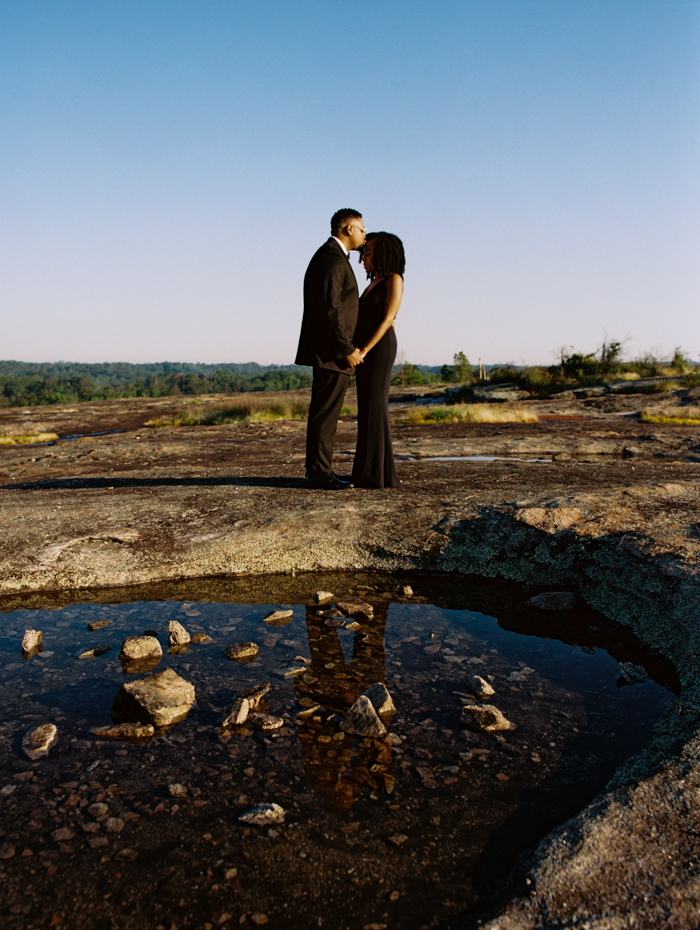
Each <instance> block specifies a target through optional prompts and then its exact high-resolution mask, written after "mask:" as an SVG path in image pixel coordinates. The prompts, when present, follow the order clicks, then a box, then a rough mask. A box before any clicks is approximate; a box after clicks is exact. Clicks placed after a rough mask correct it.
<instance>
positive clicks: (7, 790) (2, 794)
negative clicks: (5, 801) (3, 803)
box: [0, 785, 17, 798]
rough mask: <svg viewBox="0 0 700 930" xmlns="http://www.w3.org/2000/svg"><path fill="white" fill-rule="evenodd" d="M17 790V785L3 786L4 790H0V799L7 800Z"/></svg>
mask: <svg viewBox="0 0 700 930" xmlns="http://www.w3.org/2000/svg"><path fill="white" fill-rule="evenodd" d="M16 790H17V785H5V787H4V788H0V797H2V798H9V796H10V795H11V794H14V793H15V791H16Z"/></svg>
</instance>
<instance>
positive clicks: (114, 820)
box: [105, 817, 124, 833]
mask: <svg viewBox="0 0 700 930" xmlns="http://www.w3.org/2000/svg"><path fill="white" fill-rule="evenodd" d="M123 829H124V821H123V820H122V819H121V817H110V818H109V819H108V820H107V821H106V822H105V830H106V831H107V833H121V832H122V830H123Z"/></svg>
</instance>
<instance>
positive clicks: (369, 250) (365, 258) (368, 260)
mask: <svg viewBox="0 0 700 930" xmlns="http://www.w3.org/2000/svg"><path fill="white" fill-rule="evenodd" d="M375 242H376V239H370V240H369V242H367V243H366V244H365V251H364V253H363V255H362V264H363V265H364V266H365V271H366V272H367V274H376V272H377V268H376V266H375V264H374V243H375Z"/></svg>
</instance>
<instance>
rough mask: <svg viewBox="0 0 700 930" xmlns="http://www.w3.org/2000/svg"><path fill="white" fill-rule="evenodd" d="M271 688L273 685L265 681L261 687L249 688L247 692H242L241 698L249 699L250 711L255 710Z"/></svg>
mask: <svg viewBox="0 0 700 930" xmlns="http://www.w3.org/2000/svg"><path fill="white" fill-rule="evenodd" d="M271 687H272V685H271V684H270V682H269V681H264V682H263V683H262V684H261V685H255V686H254V687H252V688H248V690H247V691H241V693H240V695H239V696H240V697H242V698H247V700H248V703H249V704H250V709H251V710H255V709H256V708H257V707H258V706H259V704H260V701H262V699H263V698H264V697H265V695H266V694H267V692H268V691H269V690H270V688H271Z"/></svg>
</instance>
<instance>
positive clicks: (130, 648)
mask: <svg viewBox="0 0 700 930" xmlns="http://www.w3.org/2000/svg"><path fill="white" fill-rule="evenodd" d="M162 655H163V650H162V649H161V645H160V643H159V642H158V640H157V639H156V638H155V636H127V638H126V639H125V640H124V642H123V643H122V651H121V652H120V653H119V658H120V659H131V660H134V659H155V658H158V657H160V656H162Z"/></svg>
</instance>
